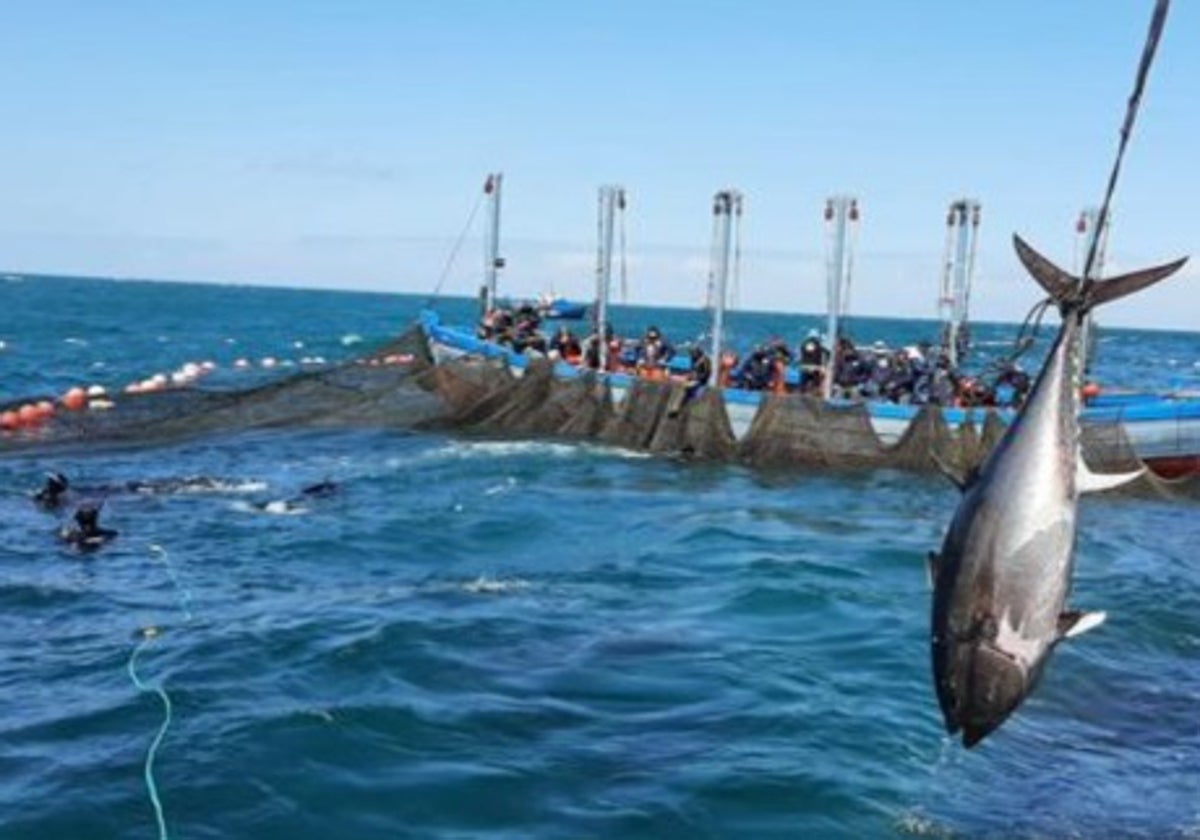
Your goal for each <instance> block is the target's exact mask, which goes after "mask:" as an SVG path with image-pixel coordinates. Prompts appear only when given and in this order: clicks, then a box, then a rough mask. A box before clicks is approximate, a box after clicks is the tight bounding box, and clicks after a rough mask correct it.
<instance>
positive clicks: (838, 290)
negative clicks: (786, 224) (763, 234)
mask: <svg viewBox="0 0 1200 840" xmlns="http://www.w3.org/2000/svg"><path fill="white" fill-rule="evenodd" d="M852 208H853V213H854V215H855V216H857V214H858V209H857V208H858V205H857V202H856V201H855V200H854V199H852V198H850V197H848V196H834V197H832V198H830V199H829V200H828V201H827V202H826V204H825V221H826V222H827V223H828V224H829V226H830V231H831V233H830V235H831V239H832V241H831V243H830V258H829V262H828V263H827V266H826V277H825V287H826V297H827V305H828V323H827V325H826V332H827V334H828V341H829V345H830V352H829V360H828V361H827V362H826V363H825V375H824V377H822V380H823V381H822V384H821V392H822V395H823V396H824V397H825V399H829V398H831V397H832V396H833V377H834V374H835V373H836V371H837V356H838V338H839V337H840V332H841V316H842V310H843V301H844V298H845V291H846V286H847V285H849V283H850V255H849V249H848V247H847V240H848V236H849V228H848V226H847V225H848V222H849V221H850V216H851V209H852Z"/></svg>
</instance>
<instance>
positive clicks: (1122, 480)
mask: <svg viewBox="0 0 1200 840" xmlns="http://www.w3.org/2000/svg"><path fill="white" fill-rule="evenodd" d="M1145 474H1146V468H1145V467H1142V468H1141V469H1140V470H1134V471H1133V472H1128V473H1094V472H1092V471H1091V470H1090V469H1088V465H1087V464H1085V463H1084V462H1083V458H1080V459H1079V463H1078V464H1077V465H1076V469H1075V489H1076V490H1077V491H1078V493H1079V494H1080V495H1083V494H1084V493H1102V492H1104V491H1105V490H1112V489H1113V488H1116V487H1121V486H1122V485H1125V484H1128V483H1129V482H1131V481H1136V480H1137V479H1139V478H1141V477H1142V476H1143V475H1145Z"/></svg>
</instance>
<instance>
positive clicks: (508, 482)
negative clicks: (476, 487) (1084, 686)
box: [483, 475, 517, 496]
mask: <svg viewBox="0 0 1200 840" xmlns="http://www.w3.org/2000/svg"><path fill="white" fill-rule="evenodd" d="M516 486H517V480H516V479H515V478H513V477H512V476H511V475H510V476H509V477H508V478H506V479H504V483H503V484H496V485H493V486H492V487H489V488H488V489H486V490H484V491H483V495H485V496H495V495H498V494H500V493H507V492H508V491H509V490H511V489H513V488H514V487H516Z"/></svg>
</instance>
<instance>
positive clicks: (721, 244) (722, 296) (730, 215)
mask: <svg viewBox="0 0 1200 840" xmlns="http://www.w3.org/2000/svg"><path fill="white" fill-rule="evenodd" d="M741 218H742V194H741V193H740V192H738V191H737V190H721V191H720V192H718V193H717V194H716V195H714V196H713V241H712V251H711V254H712V264H711V266H710V268H709V274H708V277H709V303H710V305H711V307H712V355H711V356H710V358H711V359H712V373H711V374H710V375H709V382H708V384H709V385H710V386H712V387H716V386H717V385H718V384H720V370H721V345H722V343H723V341H724V336H725V307H726V304H727V302H728V296H729V272H730V268H731V265H732V263H733V246H734V241H735V228H736V230H737V234H736V238H737V239H740V236H741V234H740V229H741Z"/></svg>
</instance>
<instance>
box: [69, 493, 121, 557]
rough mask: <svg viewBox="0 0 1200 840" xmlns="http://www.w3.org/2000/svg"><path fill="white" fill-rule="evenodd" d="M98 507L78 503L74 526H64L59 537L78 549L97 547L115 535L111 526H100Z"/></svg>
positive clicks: (85, 549) (86, 549)
mask: <svg viewBox="0 0 1200 840" xmlns="http://www.w3.org/2000/svg"><path fill="white" fill-rule="evenodd" d="M100 507H101V505H95V504H91V503H87V504H82V505H80V506H79V507H78V508H77V509H76V511H75V526H74V527H70V526H64V527H63V529H62V531H60V532H59V539H61V540H62V541H63V542H65V543H66V544H67V545H71V546H74V547H75V548H77V549H79V550H80V551H90V550H92V549H96V548H99V547H100V546H102V545H104V544H105V543H106V542H108V541H109V540H111V539H113V538H114V537H116V536H117V532H116V531H115V530H113V529H112V528H101V527H100Z"/></svg>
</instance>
